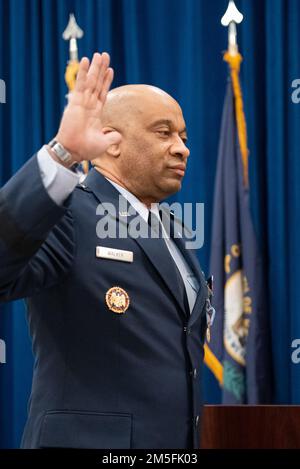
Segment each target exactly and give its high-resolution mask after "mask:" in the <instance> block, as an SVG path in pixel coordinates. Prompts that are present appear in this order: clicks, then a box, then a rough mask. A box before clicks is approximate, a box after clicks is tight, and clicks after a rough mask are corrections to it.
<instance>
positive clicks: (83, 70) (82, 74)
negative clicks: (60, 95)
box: [75, 57, 90, 91]
mask: <svg viewBox="0 0 300 469" xmlns="http://www.w3.org/2000/svg"><path fill="white" fill-rule="evenodd" d="M89 65H90V61H89V59H88V58H87V57H83V58H82V59H81V61H80V64H79V69H78V73H77V77H76V84H75V90H76V91H83V90H84V85H85V82H86V76H87V72H88V69H89Z"/></svg>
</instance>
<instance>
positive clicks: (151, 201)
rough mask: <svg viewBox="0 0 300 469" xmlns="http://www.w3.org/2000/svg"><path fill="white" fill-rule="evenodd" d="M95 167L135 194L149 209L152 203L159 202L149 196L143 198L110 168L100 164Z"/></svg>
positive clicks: (106, 176)
mask: <svg viewBox="0 0 300 469" xmlns="http://www.w3.org/2000/svg"><path fill="white" fill-rule="evenodd" d="M94 168H95V169H96V170H97V171H98V172H99V173H101V174H102V175H103V176H104V177H105V178H106V179H109V180H110V181H112V182H114V183H115V184H117V185H118V186H120V187H122V188H123V189H125V190H126V191H128V192H129V193H130V194H132V195H134V196H135V197H136V198H137V199H138V200H139V201H140V202H142V204H144V205H145V206H146V207H147V208H148V209H150V208H151V205H152V204H155V203H158V202H157V201H155V200H153V199H150V198H147V199H144V200H143V199H141V198H140V197H139V196H138V195H137V194H136V193H135V192H134V191H133V190H132V189H131V188H130V187H129V186H128V185H127V184H126V183H125V182H124V181H123V180H122V179H120V178H119V177H118V176H116V175H115V174H113V173H111V172H110V171H109V170H107V169H106V168H102V167H100V166H98V165H94Z"/></svg>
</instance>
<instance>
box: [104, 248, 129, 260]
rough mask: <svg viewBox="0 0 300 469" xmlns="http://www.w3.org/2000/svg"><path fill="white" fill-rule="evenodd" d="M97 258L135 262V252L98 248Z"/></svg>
mask: <svg viewBox="0 0 300 469" xmlns="http://www.w3.org/2000/svg"><path fill="white" fill-rule="evenodd" d="M96 257H101V258H102V259H113V260H115V261H123V262H133V252H132V251H124V250H123V249H113V248H106V247H104V246H97V247H96Z"/></svg>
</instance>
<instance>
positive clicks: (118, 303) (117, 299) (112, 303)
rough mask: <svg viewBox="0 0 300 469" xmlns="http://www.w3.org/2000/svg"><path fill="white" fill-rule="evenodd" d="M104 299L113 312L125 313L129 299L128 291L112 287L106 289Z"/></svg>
mask: <svg viewBox="0 0 300 469" xmlns="http://www.w3.org/2000/svg"><path fill="white" fill-rule="evenodd" d="M105 300H106V304H107V306H108V308H109V309H110V310H111V311H113V312H114V313H119V314H122V313H125V311H126V310H127V309H128V306H129V303H130V300H129V296H128V293H127V292H126V291H125V290H123V288H120V287H112V288H110V289H109V290H107V292H106V295H105Z"/></svg>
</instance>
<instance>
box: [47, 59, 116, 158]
mask: <svg viewBox="0 0 300 469" xmlns="http://www.w3.org/2000/svg"><path fill="white" fill-rule="evenodd" d="M109 62H110V58H109V55H108V54H107V53H106V52H103V54H99V53H95V54H94V56H93V59H92V62H91V64H90V63H89V60H88V59H87V58H86V57H84V58H83V59H82V60H81V62H80V64H79V70H78V74H77V79H76V85H75V88H74V90H73V91H72V93H71V94H70V96H69V103H68V105H67V107H66V109H65V111H64V113H63V116H62V119H61V123H60V127H59V130H58V133H57V135H56V137H55V139H56V140H57V141H58V142H59V143H61V144H62V145H63V146H64V147H65V149H66V150H68V151H69V153H71V155H72V159H73V160H74V161H78V162H80V161H83V160H92V159H94V158H96V157H98V156H100V155H101V154H102V153H104V152H105V151H106V149H107V148H108V147H109V146H110V145H112V144H114V143H119V142H120V140H121V135H120V134H119V133H118V132H115V131H113V132H109V133H106V134H104V133H103V132H102V127H103V126H102V122H101V116H102V109H103V105H104V103H105V100H106V96H107V93H108V90H109V87H110V85H111V82H112V80H113V69H112V68H109Z"/></svg>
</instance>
